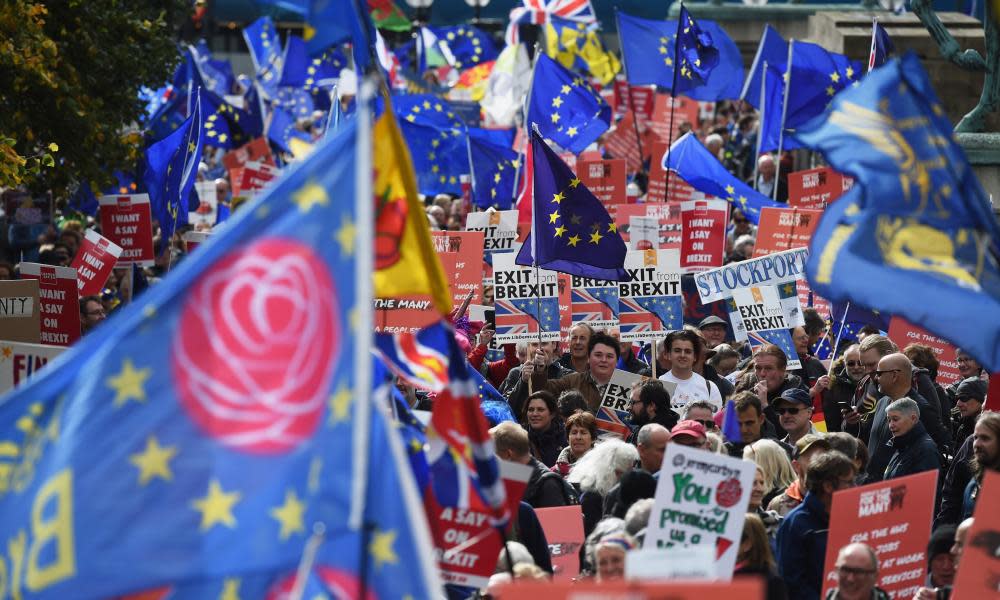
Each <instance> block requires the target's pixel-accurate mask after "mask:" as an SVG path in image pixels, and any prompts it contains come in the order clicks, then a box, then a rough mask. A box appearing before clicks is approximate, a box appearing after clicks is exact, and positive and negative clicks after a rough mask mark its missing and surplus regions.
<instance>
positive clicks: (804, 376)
mask: <svg viewBox="0 0 1000 600" xmlns="http://www.w3.org/2000/svg"><path fill="white" fill-rule="evenodd" d="M799 362H801V363H802V368H801V369H795V370H791V371H789V373H791V374H792V375H795V376H796V377H798V378H799V379H801V380H802V381H803V383H805V384H806V386H807V387H809V388H812V386H814V385H816V380H817V379H819V378H820V377H822V376H824V375H826V367H824V366H823V363H821V362H820V361H819V359H818V358H816V357H815V356H809V355H806V356H801V355H800V356H799Z"/></svg>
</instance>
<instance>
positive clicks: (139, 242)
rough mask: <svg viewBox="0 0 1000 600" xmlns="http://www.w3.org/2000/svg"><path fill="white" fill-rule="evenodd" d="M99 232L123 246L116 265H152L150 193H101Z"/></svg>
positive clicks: (154, 256)
mask: <svg viewBox="0 0 1000 600" xmlns="http://www.w3.org/2000/svg"><path fill="white" fill-rule="evenodd" d="M99 202H100V205H101V208H100V212H101V234H102V235H103V236H104V237H106V238H108V239H109V240H111V241H112V242H113V243H114V244H116V245H117V246H120V247H121V249H122V252H121V254H120V255H119V256H118V264H117V265H116V266H118V267H128V266H130V265H133V264H136V265H139V266H142V267H148V266H152V265H153V263H154V262H155V260H156V255H155V254H154V252H153V216H152V213H151V212H150V206H149V194H130V195H127V196H101V197H100V199H99Z"/></svg>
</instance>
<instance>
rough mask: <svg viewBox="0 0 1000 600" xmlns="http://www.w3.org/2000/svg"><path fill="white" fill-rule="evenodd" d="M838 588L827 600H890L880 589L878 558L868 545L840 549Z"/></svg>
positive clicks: (827, 595)
mask: <svg viewBox="0 0 1000 600" xmlns="http://www.w3.org/2000/svg"><path fill="white" fill-rule="evenodd" d="M835 569H836V572H837V587H835V588H833V589H831V590H830V591H829V592H827V594H826V600H889V594H887V593H885V591H884V590H882V589H880V588H879V587H878V586H876V585H875V583H876V582H877V581H878V557H877V556H876V555H875V551H874V550H872V547H871V546H869V545H868V544H848V545H846V546H844V547H843V548H841V549H840V552H839V553H838V554H837V563H836V567H835Z"/></svg>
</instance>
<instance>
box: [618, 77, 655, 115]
mask: <svg viewBox="0 0 1000 600" xmlns="http://www.w3.org/2000/svg"><path fill="white" fill-rule="evenodd" d="M630 93H631V97H629V94H630ZM654 95H655V93H654V91H653V88H651V87H647V86H634V85H633V86H630V85H629V84H628V82H626V81H625V80H624V79H618V80H615V106H614V108H615V114H617V115H624V114H625V113H627V112H630V111H631V112H637V113H639V118H640V119H641V121H642V122H646V121H649V119H650V117H651V116H652V114H653V96H654Z"/></svg>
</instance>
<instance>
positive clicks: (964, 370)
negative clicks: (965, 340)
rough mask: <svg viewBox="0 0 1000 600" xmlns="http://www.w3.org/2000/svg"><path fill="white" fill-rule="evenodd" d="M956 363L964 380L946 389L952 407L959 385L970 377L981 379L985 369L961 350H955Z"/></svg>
mask: <svg viewBox="0 0 1000 600" xmlns="http://www.w3.org/2000/svg"><path fill="white" fill-rule="evenodd" d="M955 362H956V363H958V374H959V375H961V376H962V379H960V380H958V381H957V382H955V383H953V384H951V385H949V386H948V387H947V388H945V393H947V394H948V396H950V397H951V404H952V406H954V405H955V396H956V394H957V392H958V384H959V383H961V382H962V381H963V380H965V379H968V378H969V377H980V376H981V375H982V374H983V368H982V367H981V366H980V365H979V363H978V362H976V359H974V358H972V357H971V356H969V353H968V352H966V351H965V350H962V349H961V348H956V349H955ZM956 443H957V441H956Z"/></svg>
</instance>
